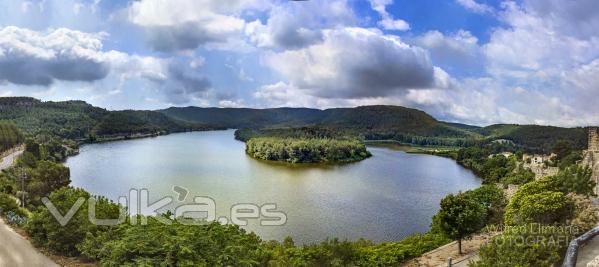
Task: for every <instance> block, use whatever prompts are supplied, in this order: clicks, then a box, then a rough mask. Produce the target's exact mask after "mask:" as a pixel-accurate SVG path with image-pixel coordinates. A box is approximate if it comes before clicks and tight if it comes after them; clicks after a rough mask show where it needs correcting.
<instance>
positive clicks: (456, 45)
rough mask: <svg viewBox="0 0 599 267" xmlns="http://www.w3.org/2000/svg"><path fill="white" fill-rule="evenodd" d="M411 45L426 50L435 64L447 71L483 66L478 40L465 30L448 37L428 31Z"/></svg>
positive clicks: (437, 32)
mask: <svg viewBox="0 0 599 267" xmlns="http://www.w3.org/2000/svg"><path fill="white" fill-rule="evenodd" d="M413 43H414V44H415V45H418V46H420V47H423V48H426V49H427V50H428V51H429V52H430V54H431V57H432V59H433V61H434V62H435V63H436V64H441V65H442V66H443V67H444V68H446V69H449V70H452V69H454V68H455V69H460V70H463V69H464V68H480V67H482V65H483V60H481V59H482V58H483V56H482V53H481V49H480V46H479V44H478V38H476V37H475V36H473V35H472V34H471V33H470V32H468V31H465V30H459V31H458V32H456V33H454V34H449V35H445V34H443V33H441V32H439V31H428V32H426V33H424V34H423V35H421V36H418V37H416V38H415V39H414V40H413Z"/></svg>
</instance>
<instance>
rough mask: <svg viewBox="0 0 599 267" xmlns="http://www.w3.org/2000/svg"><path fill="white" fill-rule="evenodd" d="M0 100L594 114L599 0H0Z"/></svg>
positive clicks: (501, 119)
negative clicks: (396, 107) (362, 107)
mask: <svg viewBox="0 0 599 267" xmlns="http://www.w3.org/2000/svg"><path fill="white" fill-rule="evenodd" d="M0 96H32V97H36V98H39V99H42V100H51V101H62V100H71V99H76V100H84V101H87V102H88V103H90V104H93V105H96V106H100V107H104V108H107V109H110V110H120V109H161V108H166V107H170V106H203V107H207V106H215V107H251V108H269V107H311V108H319V109H325V108H332V107H354V106H360V105H378V104H385V105H401V106H406V107H412V108H417V109H420V110H423V111H426V112H427V113H429V114H431V115H433V116H434V117H436V118H437V119H440V120H445V121H451V122H461V123H468V124H475V125H489V124H494V123H519V124H542V125H558V126H586V125H598V124H599V104H598V99H599V5H597V4H596V0H569V1H563V0H522V1H501V0H498V1H490V0H489V1H485V0H447V1H439V0H419V1H412V0H308V1H286V0H139V1H126V0H1V1H0Z"/></svg>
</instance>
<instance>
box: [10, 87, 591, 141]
mask: <svg viewBox="0 0 599 267" xmlns="http://www.w3.org/2000/svg"><path fill="white" fill-rule="evenodd" d="M3 120H4V121H11V122H13V123H14V124H16V125H17V126H18V127H19V128H20V129H21V130H23V131H24V132H25V133H28V134H31V135H39V134H47V135H52V136H58V137H62V138H70V139H81V138H87V137H88V136H89V135H90V134H92V135H100V136H104V135H129V134H136V133H155V132H180V131H187V130H208V129H221V128H237V129H241V128H245V129H247V130H244V131H243V132H240V133H239V134H238V138H240V139H247V138H251V137H252V136H256V135H262V136H268V135H281V136H311V137H338V136H354V137H358V138H362V139H367V140H396V141H400V142H404V143H410V144H418V145H446V146H470V145H477V144H484V143H487V142H490V141H493V140H496V139H507V140H511V141H513V142H514V143H515V144H516V145H518V146H520V147H522V148H525V149H527V150H530V151H539V152H541V151H544V152H547V151H549V150H551V148H552V146H553V144H554V143H555V142H557V141H558V140H568V141H570V142H571V143H572V144H573V145H574V146H575V147H576V148H578V149H583V148H585V147H586V145H587V129H586V128H580V127H579V128H561V127H553V126H538V125H516V124H497V125H491V126H487V127H478V126H472V125H466V124H460V123H449V122H442V121H438V120H436V119H435V118H433V117H432V116H430V115H429V114H427V113H425V112H423V111H420V110H417V109H411V108H405V107H400V106H382V105H381V106H361V107H355V108H333V109H325V110H320V109H310V108H271V109H250V108H200V107H172V108H168V109H164V110H157V111H138V110H123V111H108V110H106V109H103V108H98V107H94V106H92V105H90V104H87V103H85V102H83V101H63V102H42V101H40V100H37V99H34V98H30V97H4V98H0V121H3Z"/></svg>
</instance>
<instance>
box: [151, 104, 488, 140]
mask: <svg viewBox="0 0 599 267" xmlns="http://www.w3.org/2000/svg"><path fill="white" fill-rule="evenodd" d="M161 112H162V113H164V114H166V115H168V116H171V117H173V118H176V119H180V120H184V121H189V122H196V123H204V124H210V125H221V126H224V127H228V128H251V129H261V128H297V127H307V126H310V127H319V128H330V129H335V130H341V131H348V132H352V133H353V134H366V133H368V132H377V133H405V134H412V135H419V136H444V137H466V136H475V135H478V134H476V133H472V132H469V131H465V130H462V129H458V128H455V127H452V126H451V125H447V124H445V123H442V122H439V121H437V120H436V119H435V118H433V117H431V116H430V115H428V114H426V113H425V112H423V111H420V110H416V109H410V108H405V107H399V106H362V107H356V108H335V109H326V110H319V109H308V108H275V109H247V108H243V109H234V108H223V109H219V108H198V107H186V108H169V109H165V110H161Z"/></svg>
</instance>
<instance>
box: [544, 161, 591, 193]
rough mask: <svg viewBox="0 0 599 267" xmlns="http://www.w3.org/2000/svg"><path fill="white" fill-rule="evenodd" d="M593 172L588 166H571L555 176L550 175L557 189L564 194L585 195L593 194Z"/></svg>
mask: <svg viewBox="0 0 599 267" xmlns="http://www.w3.org/2000/svg"><path fill="white" fill-rule="evenodd" d="M592 174H593V172H592V170H591V169H590V168H588V167H582V166H571V167H568V168H566V169H564V170H562V171H560V172H559V173H558V174H557V175H556V176H555V177H552V178H553V179H551V178H549V179H551V180H552V182H553V183H554V186H555V187H556V189H557V191H560V192H562V193H564V194H568V193H576V194H580V195H586V196H594V195H595V193H594V192H593V190H594V189H595V185H596V183H595V182H594V181H593V180H592V179H591V176H592Z"/></svg>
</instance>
